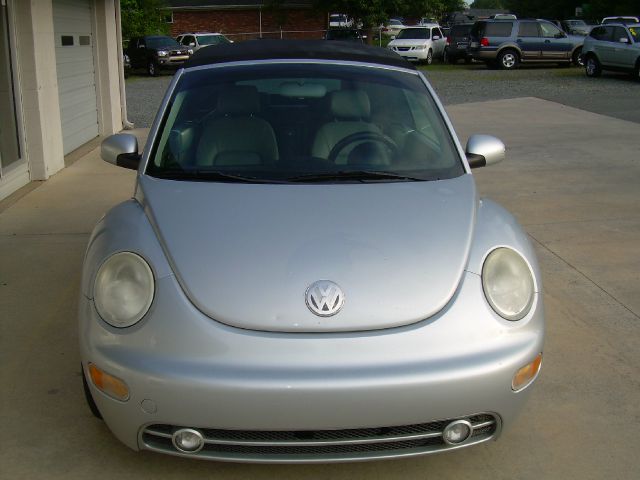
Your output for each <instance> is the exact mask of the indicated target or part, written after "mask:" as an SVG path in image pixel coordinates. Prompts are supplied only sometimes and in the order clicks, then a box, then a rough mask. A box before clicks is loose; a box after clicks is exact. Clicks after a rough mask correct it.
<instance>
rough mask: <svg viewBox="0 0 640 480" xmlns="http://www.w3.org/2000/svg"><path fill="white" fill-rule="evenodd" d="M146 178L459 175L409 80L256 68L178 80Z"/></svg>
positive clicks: (425, 100) (415, 82)
mask: <svg viewBox="0 0 640 480" xmlns="http://www.w3.org/2000/svg"><path fill="white" fill-rule="evenodd" d="M146 173H147V174H149V175H152V176H155V177H158V178H164V179H172V180H192V181H223V182H250V183H294V182H303V183H304V182H329V183H337V182H352V183H353V182H374V181H378V182H380V181H383V182H392V181H421V180H437V179H445V178H453V177H457V176H459V175H462V174H464V167H463V164H462V162H461V159H460V155H459V153H458V151H457V150H456V146H455V143H454V141H453V139H452V135H451V132H450V131H449V129H448V128H447V126H446V124H445V122H444V120H443V118H442V116H441V113H440V111H439V109H438V108H437V106H436V104H435V102H434V100H433V98H432V96H431V94H430V93H429V90H428V89H427V87H426V86H425V84H424V83H423V81H422V79H421V78H420V77H419V76H418V74H417V73H415V72H403V71H397V70H392V69H388V68H375V67H365V66H351V65H335V64H329V63H309V64H305V63H299V64H294V63H275V64H274V63H268V64H267V63H264V64H257V65H251V66H229V67H224V68H219V67H218V68H209V69H200V70H196V71H191V72H186V73H184V74H183V75H182V77H181V78H180V80H179V82H178V84H177V85H176V88H175V90H174V92H173V95H172V97H171V99H170V101H169V104H168V107H167V110H166V112H165V115H164V118H163V120H162V123H161V126H160V129H159V133H158V135H157V137H156V140H155V142H154V145H153V147H152V151H151V154H150V161H149V163H148V165H147V169H146Z"/></svg>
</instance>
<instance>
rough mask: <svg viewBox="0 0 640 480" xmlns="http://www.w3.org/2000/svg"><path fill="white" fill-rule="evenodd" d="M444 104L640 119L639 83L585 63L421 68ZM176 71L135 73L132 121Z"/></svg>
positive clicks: (154, 104) (142, 118)
mask: <svg viewBox="0 0 640 480" xmlns="http://www.w3.org/2000/svg"><path fill="white" fill-rule="evenodd" d="M421 68H422V69H423V71H424V72H425V73H426V75H427V77H428V78H429V81H430V82H431V84H432V85H433V87H434V88H435V89H436V91H437V93H438V95H439V96H440V99H441V100H442V101H443V103H444V104H445V105H457V104H463V103H468V102H482V101H487V100H501V99H508V98H519V97H537V98H542V99H544V100H549V101H552V102H557V103H561V104H564V105H568V106H571V107H575V108H579V109H581V110H586V111H589V112H593V113H600V114H602V115H608V116H611V117H614V118H619V119H622V120H629V121H632V122H637V123H640V83H639V82H637V81H634V80H633V79H632V78H631V77H630V76H629V75H625V74H616V73H609V72H606V73H604V74H603V76H602V77H601V78H596V79H592V78H587V77H586V76H585V74H584V71H583V69H581V68H575V67H571V68H561V67H555V66H553V67H538V66H535V67H523V68H521V69H519V70H516V71H512V72H505V71H501V70H489V69H487V68H486V67H485V66H484V65H479V64H476V65H468V66H467V65H442V64H434V65H431V66H429V67H421ZM171 78H172V75H171V74H165V75H162V76H160V77H157V78H150V77H146V76H132V77H130V78H129V79H128V80H127V104H128V111H129V120H130V121H132V122H133V123H135V125H136V127H148V126H150V125H151V122H152V121H153V117H154V116H155V114H156V110H157V108H158V105H159V104H160V101H161V100H162V96H163V95H164V92H165V90H166V89H167V87H168V86H169V83H170V82H171Z"/></svg>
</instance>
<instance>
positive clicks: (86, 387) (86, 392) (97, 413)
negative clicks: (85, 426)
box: [82, 369, 102, 420]
mask: <svg viewBox="0 0 640 480" xmlns="http://www.w3.org/2000/svg"><path fill="white" fill-rule="evenodd" d="M82 386H83V388H84V398H85V400H86V401H87V405H88V406H89V410H91V413H92V414H93V416H94V417H96V418H98V419H100V420H102V414H101V413H100V410H98V406H97V405H96V402H95V401H94V400H93V397H92V396H91V390H89V385H88V384H87V379H86V378H85V376H84V369H83V370H82Z"/></svg>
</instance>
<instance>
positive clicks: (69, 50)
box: [53, 0, 98, 155]
mask: <svg viewBox="0 0 640 480" xmlns="http://www.w3.org/2000/svg"><path fill="white" fill-rule="evenodd" d="M92 3H93V0H53V29H54V36H55V42H56V65H57V70H58V91H59V95H60V116H61V119H62V136H63V147H64V153H65V155H66V154H67V153H69V152H71V151H72V150H75V149H76V148H78V147H79V146H80V145H82V144H83V143H86V142H87V141H89V140H91V139H92V138H95V137H97V136H98V108H97V104H96V77H95V68H94V60H93V41H94V38H93V32H92V29H91V25H92V22H91V19H92V15H93V10H92V8H91V6H92Z"/></svg>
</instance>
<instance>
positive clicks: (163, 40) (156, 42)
mask: <svg viewBox="0 0 640 480" xmlns="http://www.w3.org/2000/svg"><path fill="white" fill-rule="evenodd" d="M147 46H148V47H149V48H174V47H179V46H180V44H179V43H178V42H176V41H175V40H174V39H173V38H171V37H148V38H147Z"/></svg>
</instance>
